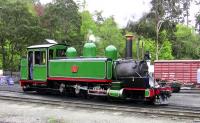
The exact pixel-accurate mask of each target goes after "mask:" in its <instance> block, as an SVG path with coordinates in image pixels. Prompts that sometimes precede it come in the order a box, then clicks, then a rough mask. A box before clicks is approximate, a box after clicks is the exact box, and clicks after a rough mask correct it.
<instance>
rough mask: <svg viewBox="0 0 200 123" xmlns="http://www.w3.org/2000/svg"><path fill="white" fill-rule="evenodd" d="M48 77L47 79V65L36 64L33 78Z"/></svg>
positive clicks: (41, 78) (43, 78) (44, 79)
mask: <svg viewBox="0 0 200 123" xmlns="http://www.w3.org/2000/svg"><path fill="white" fill-rule="evenodd" d="M46 79H47V67H46V65H34V66H33V80H40V81H46Z"/></svg>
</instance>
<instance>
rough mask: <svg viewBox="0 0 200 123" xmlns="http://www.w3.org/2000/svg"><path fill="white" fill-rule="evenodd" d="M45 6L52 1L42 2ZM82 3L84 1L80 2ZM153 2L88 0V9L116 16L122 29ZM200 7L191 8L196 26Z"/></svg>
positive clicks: (45, 0)
mask: <svg viewBox="0 0 200 123" xmlns="http://www.w3.org/2000/svg"><path fill="white" fill-rule="evenodd" d="M40 1H41V2H42V3H43V4H46V3H48V2H51V0H40ZM79 1H82V0H79ZM150 1H151V0H86V3H87V9H88V10H89V11H90V12H91V13H93V12H94V11H95V10H98V11H101V10H102V11H103V16H104V17H109V16H114V18H115V20H116V22H117V23H118V24H119V26H120V27H124V26H126V24H127V21H128V20H129V19H131V20H135V21H136V20H138V19H139V18H140V17H142V15H143V13H145V12H148V11H149V10H150V8H151V4H150ZM198 9H199V8H198V7H196V6H195V5H192V6H191V10H190V15H191V17H190V19H191V20H192V22H191V24H192V25H194V14H195V13H196V12H197V11H198Z"/></svg>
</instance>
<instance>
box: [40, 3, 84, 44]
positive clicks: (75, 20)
mask: <svg viewBox="0 0 200 123" xmlns="http://www.w3.org/2000/svg"><path fill="white" fill-rule="evenodd" d="M41 21H42V26H43V27H44V28H46V29H47V31H48V38H51V39H55V40H57V41H59V42H62V43H66V44H69V45H74V46H78V45H82V42H81V41H82V40H83V38H82V37H81V36H80V30H81V15H80V14H79V12H78V6H77V5H76V3H75V2H74V1H73V0H54V1H53V3H49V4H47V5H46V6H45V12H44V16H43V17H42V20H41Z"/></svg>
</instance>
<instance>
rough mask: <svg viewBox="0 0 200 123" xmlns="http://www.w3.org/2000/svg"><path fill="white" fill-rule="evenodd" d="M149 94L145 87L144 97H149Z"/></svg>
mask: <svg viewBox="0 0 200 123" xmlns="http://www.w3.org/2000/svg"><path fill="white" fill-rule="evenodd" d="M149 96H150V92H149V89H146V90H145V97H149Z"/></svg>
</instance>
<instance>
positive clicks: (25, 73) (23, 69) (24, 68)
mask: <svg viewBox="0 0 200 123" xmlns="http://www.w3.org/2000/svg"><path fill="white" fill-rule="evenodd" d="M20 75H21V79H22V80H26V79H27V78H28V60H27V59H26V58H22V59H21V66H20Z"/></svg>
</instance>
